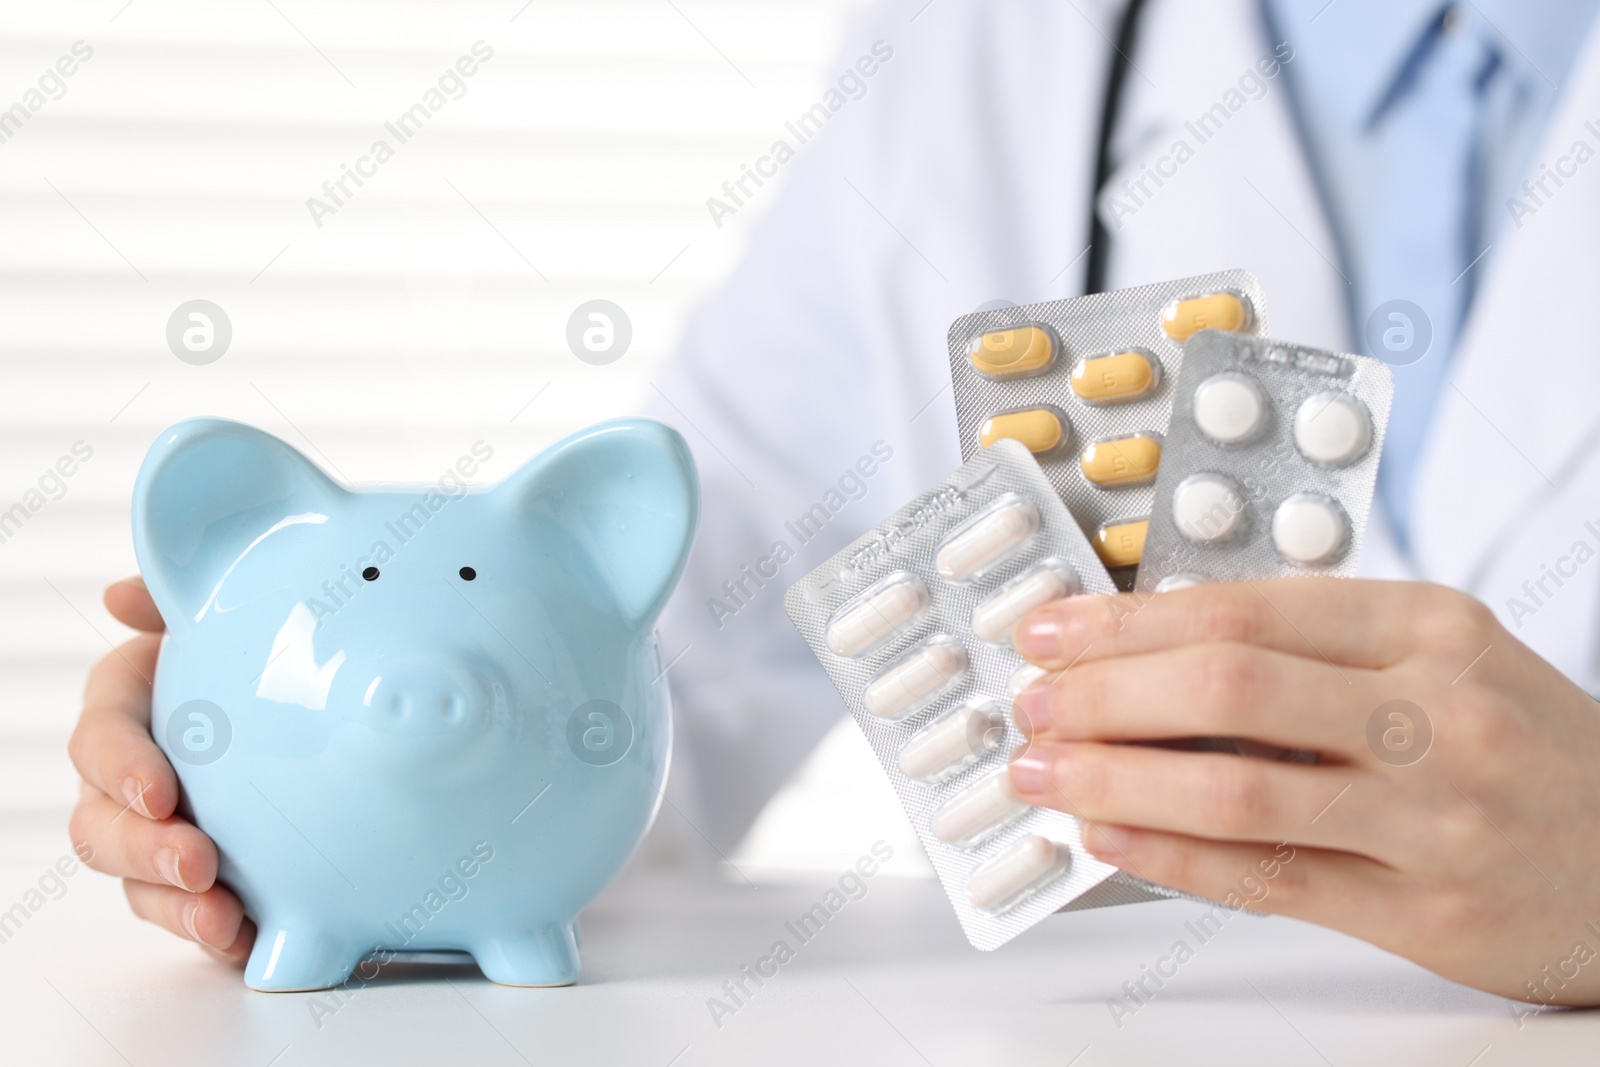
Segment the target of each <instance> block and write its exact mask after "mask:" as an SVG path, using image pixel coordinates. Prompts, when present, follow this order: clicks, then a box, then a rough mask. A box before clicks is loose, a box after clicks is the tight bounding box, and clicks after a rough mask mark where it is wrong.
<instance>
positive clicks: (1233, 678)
mask: <svg viewBox="0 0 1600 1067" xmlns="http://www.w3.org/2000/svg"><path fill="white" fill-rule="evenodd" d="M1016 646H1017V649H1018V651H1020V652H1021V653H1022V654H1023V655H1024V656H1025V657H1027V659H1028V660H1029V661H1031V662H1033V663H1035V664H1037V665H1038V666H1040V667H1044V668H1046V669H1048V670H1051V671H1057V672H1060V673H1058V674H1056V675H1054V676H1053V677H1051V678H1046V679H1044V680H1042V681H1040V682H1038V683H1036V684H1035V686H1034V687H1033V688H1031V689H1030V690H1028V691H1026V692H1024V693H1023V694H1022V695H1021V697H1020V698H1019V700H1018V702H1017V715H1018V717H1019V719H1020V720H1022V725H1023V728H1024V729H1025V730H1027V731H1029V732H1030V737H1031V742H1030V744H1029V746H1028V747H1027V748H1026V749H1025V750H1024V751H1022V752H1021V753H1019V754H1018V756H1017V758H1016V759H1015V761H1014V762H1013V763H1012V765H1011V781H1012V784H1013V786H1014V787H1015V788H1016V790H1017V792H1018V794H1019V795H1020V796H1021V797H1022V798H1023V799H1025V800H1027V801H1029V802H1030V803H1034V804H1038V805H1041V806H1046V807H1052V808H1059V809H1060V810H1062V811H1065V812H1069V813H1071V814H1073V815H1077V816H1079V817H1080V818H1082V819H1083V820H1085V822H1086V825H1085V827H1084V834H1083V839H1084V844H1085V846H1086V847H1087V848H1088V849H1089V851H1090V852H1092V853H1093V854H1094V855H1095V856H1097V857H1099V858H1100V859H1103V860H1104V861H1105V862H1107V863H1110V864H1114V865H1116V866H1117V867H1120V868H1122V869H1123V870H1126V871H1128V872H1130V873H1133V874H1136V875H1139V876H1141V877H1144V878H1147V879H1149V880H1151V881H1154V882H1158V883H1160V884H1162V885H1166V886H1171V887H1173V888H1176V889H1181V890H1185V891H1187V892H1190V893H1195V894H1199V895H1201V896H1205V897H1210V898H1212V899H1217V900H1221V899H1224V898H1226V897H1227V896H1228V895H1229V894H1230V892H1231V893H1232V894H1233V896H1234V899H1235V900H1238V899H1239V898H1240V896H1241V886H1262V887H1265V888H1264V891H1263V892H1262V893H1261V894H1260V896H1259V899H1256V897H1255V896H1254V895H1253V894H1251V893H1250V892H1249V891H1248V890H1245V891H1243V895H1245V896H1246V897H1247V898H1248V903H1249V906H1251V907H1253V908H1256V909H1257V910H1261V911H1269V912H1277V913H1280V914H1283V915H1290V916H1294V917H1296V918H1300V919H1306V920H1309V921H1311V922H1316V923H1320V924H1322V925H1324V926H1329V927H1333V928H1334V929H1337V930H1342V931H1345V932H1346V933H1349V934H1353V935H1355V936H1357V937H1360V938H1363V939H1365V940H1367V941H1370V942H1372V943H1373V944H1375V945H1378V946H1379V947H1381V948H1384V949H1387V950H1389V951H1391V952H1395V953H1398V954H1400V955H1402V956H1405V957H1407V958H1409V959H1411V960H1414V961H1416V962H1417V963H1419V964H1421V965H1423V966H1424V967H1427V968H1429V969H1431V970H1433V971H1436V972H1438V973H1439V974H1441V975H1443V976H1445V977H1447V978H1450V979H1453V980H1455V981H1458V982H1463V983H1465V984H1467V985H1471V986H1476V987H1477V988H1479V989H1484V990H1487V991H1489V992H1492V993H1498V994H1501V995H1503V996H1508V997H1518V998H1522V999H1529V1000H1538V1001H1541V1002H1544V1003H1561V1004H1600V704H1596V702H1595V701H1594V700H1593V699H1592V698H1590V697H1589V696H1588V695H1587V694H1586V693H1584V692H1583V691H1582V690H1581V689H1579V688H1578V687H1577V686H1576V685H1574V684H1573V683H1572V682H1570V681H1568V680H1567V678H1565V677H1564V676H1563V675H1562V674H1560V673H1559V672H1558V671H1557V670H1556V669H1555V668H1554V667H1552V666H1550V664H1548V663H1546V662H1545V661H1544V660H1542V659H1540V658H1539V657H1538V656H1537V655H1535V654H1534V653H1533V652H1532V651H1530V650H1529V649H1528V648H1527V647H1526V646H1525V645H1523V644H1522V643H1521V642H1519V641H1518V640H1517V639H1516V638H1514V637H1512V636H1511V634H1509V633H1508V632H1507V631H1506V630H1505V629H1504V628H1503V627H1501V626H1500V624H1499V623H1498V622H1496V621H1495V619H1494V616H1493V615H1492V614H1491V613H1490V612H1489V610H1488V609H1487V608H1486V607H1484V606H1483V605H1482V604H1481V603H1479V602H1478V601H1476V600H1473V599H1472V598H1470V597H1468V596H1466V595H1464V594H1462V593H1458V592H1455V591H1452V590H1449V589H1446V588H1443V587H1440V586H1433V585H1424V584H1419V583H1402V582H1365V581H1345V580H1335V579H1320V578H1297V579H1290V580H1285V581H1272V582H1259V583H1243V584H1218V585H1208V586H1200V587H1197V588H1193V589H1187V590H1182V591H1176V592H1171V593H1162V594H1158V595H1156V596H1154V597H1138V596H1119V597H1075V598H1071V599H1068V600H1063V601H1058V602H1056V603H1054V604H1050V605H1047V606H1046V607H1044V608H1041V609H1039V610H1038V611H1037V612H1035V613H1034V614H1032V615H1030V616H1029V617H1027V618H1026V619H1024V620H1023V621H1022V623H1021V624H1020V625H1019V626H1018V629H1017V633H1016ZM1391 701H1404V702H1408V703H1405V704H1390V702H1391ZM1430 734H1431V738H1430ZM1195 737H1234V738H1242V739H1247V740H1248V741H1254V742H1259V743H1261V744H1263V745H1266V746H1281V747H1283V748H1292V749H1307V750H1311V751H1314V752H1316V753H1318V755H1319V757H1320V762H1318V763H1317V764H1315V765H1305V764H1298V763H1293V762H1285V761H1280V760H1269V759H1241V758H1239V757H1237V756H1232V755H1223V754H1219V753H1215V752H1195V751H1178V750H1174V749H1171V748H1163V747H1152V746H1150V745H1142V744H1141V745H1128V744H1119V743H1118V742H1129V741H1134V742H1158V741H1165V740H1177V739H1182V738H1195ZM1281 843H1287V844H1288V845H1289V846H1291V847H1289V848H1280V847H1279V846H1280V844H1281ZM1285 857H1288V858H1287V859H1286V858H1285ZM1268 872H1270V873H1268ZM1591 924H1593V925H1591Z"/></svg>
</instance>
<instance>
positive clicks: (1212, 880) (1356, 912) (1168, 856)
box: [1083, 824, 1399, 940]
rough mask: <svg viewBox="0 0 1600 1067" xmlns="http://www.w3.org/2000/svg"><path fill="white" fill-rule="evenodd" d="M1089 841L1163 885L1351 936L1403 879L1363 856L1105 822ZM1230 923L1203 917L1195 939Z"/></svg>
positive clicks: (1105, 856) (1089, 832)
mask: <svg viewBox="0 0 1600 1067" xmlns="http://www.w3.org/2000/svg"><path fill="white" fill-rule="evenodd" d="M1083 844H1084V847H1085V848H1087V849H1088V850H1089V852H1090V854H1091V855H1093V856H1094V857H1095V858H1097V859H1100V860H1103V861H1104V862H1106V863H1109V864H1111V865H1113V866H1115V867H1120V868H1122V869H1123V870H1126V871H1129V872H1130V873H1138V874H1139V876H1140V877H1141V878H1145V879H1148V880H1149V881H1152V882H1155V883H1157V884H1158V885H1164V886H1167V887H1169V888H1172V889H1178V890H1181V891H1183V892H1185V893H1193V894H1194V895H1195V896H1200V897H1205V898H1207V899H1208V900H1215V901H1219V902H1221V903H1223V904H1226V905H1228V906H1229V907H1235V908H1249V909H1251V910H1253V911H1262V912H1270V913H1272V914H1276V915H1288V916H1291V917H1293V918H1296V919H1305V920H1307V921H1309V922H1315V923H1321V924H1322V925H1324V926H1332V927H1335V928H1337V929H1342V930H1347V931H1348V930H1357V929H1362V928H1364V927H1366V926H1368V925H1370V923H1371V909H1372V908H1373V907H1374V903H1375V902H1374V898H1375V897H1378V896H1380V895H1382V894H1386V893H1388V892H1389V891H1390V890H1392V889H1393V888H1395V887H1396V885H1397V883H1398V880H1399V876H1398V875H1397V874H1396V873H1395V872H1394V871H1391V870H1390V869H1389V868H1387V867H1384V866H1383V865H1381V864H1377V863H1373V862H1372V861H1370V860H1366V859H1362V858H1361V857H1359V856H1350V855H1347V854H1345V853H1342V852H1329V851H1325V850H1322V849H1317V848H1306V847H1304V846H1296V845H1289V844H1277V845H1265V844H1260V845H1258V844H1241V843H1239V842H1231V841H1230V842H1222V841H1206V840H1201V839H1199V838H1193V837H1184V836H1182V835H1180V834H1168V833H1163V832H1161V831H1158V830H1141V829H1133V828H1130V827H1126V826H1113V825H1101V824H1089V825H1085V826H1084V828H1083ZM1231 918H1232V916H1231V915H1230V914H1229V913H1227V912H1220V911H1218V912H1212V913H1209V914H1207V915H1204V916H1202V917H1201V918H1200V919H1199V920H1197V925H1198V932H1197V933H1196V935H1195V936H1197V937H1198V936H1201V935H1202V934H1203V935H1204V936H1205V940H1210V938H1211V936H1212V935H1213V934H1214V933H1215V931H1216V930H1218V929H1220V928H1221V926H1222V925H1223V924H1225V923H1226V922H1228V921H1229V920H1230V919H1231ZM1194 929H1195V925H1194V924H1191V930H1194Z"/></svg>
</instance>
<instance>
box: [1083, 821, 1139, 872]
mask: <svg viewBox="0 0 1600 1067" xmlns="http://www.w3.org/2000/svg"><path fill="white" fill-rule="evenodd" d="M1132 843H1133V834H1132V833H1131V832H1129V831H1128V830H1126V829H1125V828H1123V827H1121V826H1102V825H1101V824H1099V823H1088V822H1086V823H1084V824H1083V847H1084V848H1086V849H1088V850H1089V852H1090V854H1092V855H1095V856H1099V857H1100V858H1101V859H1103V860H1107V861H1109V862H1112V863H1115V862H1116V861H1118V860H1122V859H1126V857H1125V856H1124V855H1123V853H1125V852H1126V851H1127V849H1128V846H1129V845H1130V844H1132Z"/></svg>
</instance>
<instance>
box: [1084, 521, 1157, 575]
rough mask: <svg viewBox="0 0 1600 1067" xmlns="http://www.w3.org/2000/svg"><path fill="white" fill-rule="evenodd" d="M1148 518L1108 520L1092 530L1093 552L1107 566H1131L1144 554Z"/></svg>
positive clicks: (1148, 524)
mask: <svg viewBox="0 0 1600 1067" xmlns="http://www.w3.org/2000/svg"><path fill="white" fill-rule="evenodd" d="M1149 528H1150V520H1149V519H1134V520H1133V521H1131V522H1108V523H1106V524H1105V525H1104V526H1102V527H1100V529H1098V530H1096V531H1095V532H1094V553H1095V555H1097V556H1099V557H1100V562H1101V563H1104V564H1105V565H1106V566H1107V567H1132V566H1134V565H1135V564H1137V563H1138V562H1139V560H1140V558H1141V557H1142V556H1143V555H1144V535H1145V532H1146V531H1147V530H1149Z"/></svg>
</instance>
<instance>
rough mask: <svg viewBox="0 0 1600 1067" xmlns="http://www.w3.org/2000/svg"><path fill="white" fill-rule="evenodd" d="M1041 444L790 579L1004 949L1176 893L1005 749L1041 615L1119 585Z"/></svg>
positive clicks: (903, 798) (983, 926)
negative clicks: (1039, 931)
mask: <svg viewBox="0 0 1600 1067" xmlns="http://www.w3.org/2000/svg"><path fill="white" fill-rule="evenodd" d="M1113 591H1114V587H1113V585H1112V583H1111V577H1110V575H1109V574H1107V573H1106V571H1105V568H1104V567H1102V566H1101V565H1100V563H1099V560H1098V559H1097V558H1096V556H1095V553H1094V551H1093V549H1092V548H1090V546H1089V544H1088V541H1087V540H1086V539H1085V538H1084V536H1083V533H1082V531H1081V530H1079V528H1078V525H1077V523H1076V522H1074V521H1073V519H1072V516H1071V515H1069V514H1068V513H1067V510H1066V508H1065V506H1063V505H1062V503H1061V501H1060V499H1059V498H1057V496H1056V493H1055V489H1054V487H1052V486H1051V485H1050V483H1049V482H1048V481H1047V480H1046V479H1045V477H1044V475H1043V474H1042V473H1041V472H1040V470H1039V466H1038V464H1037V463H1035V462H1034V461H1033V459H1032V457H1030V456H1029V454H1028V451H1027V449H1025V448H1024V447H1023V446H1022V445H1020V444H1019V443H1017V442H1016V441H1000V442H998V443H996V444H995V445H994V447H992V448H988V449H985V450H984V451H983V452H982V453H981V454H980V455H978V456H975V457H973V458H972V459H971V460H969V461H968V462H967V463H966V464H965V465H963V466H962V467H961V468H960V469H959V470H957V471H956V472H955V473H954V474H952V475H950V476H949V477H948V478H946V479H944V480H943V481H942V482H940V483H939V484H938V485H936V486H934V487H933V488H932V489H929V490H928V491H927V492H925V493H922V494H921V495H919V496H918V497H917V498H916V499H914V500H913V501H911V503H909V504H907V505H906V506H905V507H903V508H901V509H900V510H899V511H897V512H896V513H895V514H894V515H892V516H890V517H889V518H888V519H886V520H884V521H883V522H881V523H879V524H878V525H877V526H875V527H874V528H873V529H872V530H871V531H869V532H868V533H866V534H865V535H863V536H862V537H861V538H859V539H857V540H856V541H855V542H854V543H852V544H851V545H850V546H849V547H847V548H846V549H844V551H842V552H840V553H839V554H838V555H836V556H834V557H833V558H832V559H830V560H828V561H827V562H826V563H824V564H823V565H822V566H820V567H818V568H817V569H816V570H814V571H812V572H811V573H810V574H808V575H806V576H805V577H804V578H801V579H800V580H799V581H798V582H796V583H795V584H794V585H793V586H791V587H790V588H789V591H788V593H787V594H786V595H785V597H784V606H785V608H786V609H787V611H788V613H789V618H790V619H791V620H792V621H793V622H794V625H795V628H796V629H797V630H799V631H800V634H801V636H802V637H804V638H805V639H806V643H807V644H809V645H810V646H811V650H812V652H813V653H814V654H815V655H816V657H817V659H818V660H819V661H820V662H821V663H822V665H823V667H824V668H825V669H826V670H827V672H828V676H829V677H830V678H831V679H832V680H833V683H834V686H835V687H836V688H837V689H838V690H839V693H840V695H841V696H843V697H844V700H845V703H846V705H847V706H848V707H849V708H850V713H851V715H852V716H853V717H854V718H855V720H856V723H857V724H858V725H859V726H860V727H861V731H862V733H864V734H865V735H866V738H867V741H868V743H869V744H871V746H872V750H873V752H874V753H875V754H876V756H877V758H878V761H879V763H880V764H881V765H882V766H883V769H884V772H885V774H887V775H888V777H889V781H890V783H891V784H892V785H893V786H894V790H895V794H896V795H897V796H898V797H899V798H900V803H901V805H902V806H903V807H904V808H905V812H906V816H907V817H908V818H909V819H910V820H911V824H912V826H913V828H914V829H915V830H916V832H917V836H918V838H919V839H920V840H921V841H922V845H923V847H924V848H925V849H926V850H927V853H928V858H929V860H931V861H932V863H933V867H934V870H936V871H937V872H938V875H939V880H940V882H941V883H942V884H943V886H944V888H945V892H946V893H947V894H948V895H949V897H950V903H951V905H952V906H953V907H954V908H955V912H956V916H957V918H958V919H959V920H960V922H961V928H962V930H963V931H965V933H966V935H967V939H968V940H969V941H971V942H972V944H973V945H974V946H975V947H977V948H980V949H992V948H997V947H998V946H1000V945H1002V944H1004V943H1005V942H1006V941H1009V940H1010V939H1011V938H1013V937H1015V936H1016V935H1017V934H1019V933H1021V932H1022V931H1024V930H1026V929H1027V928H1029V927H1030V926H1032V925H1034V924H1035V923H1037V922H1039V921H1040V920H1041V919H1043V918H1044V917H1045V916H1046V915H1049V914H1051V913H1052V912H1054V911H1056V910H1058V909H1060V908H1063V907H1074V908H1076V907H1088V906H1094V905H1097V904H1114V903H1133V902H1136V901H1142V900H1150V899H1155V898H1157V897H1162V896H1169V895H1173V894H1172V891H1171V890H1164V889H1160V888H1157V887H1153V886H1149V885H1148V884H1147V883H1143V882H1140V881H1138V880H1137V879H1133V878H1130V877H1129V876H1128V875H1125V874H1123V873H1122V872H1121V871H1119V870H1117V869H1116V868H1115V867H1112V866H1110V865H1108V864H1105V863H1102V862H1101V861H1099V860H1097V859H1095V858H1094V857H1093V856H1090V855H1089V854H1088V853H1087V852H1085V851H1084V849H1083V844H1082V842H1081V840H1080V838H1079V827H1078V824H1077V821H1076V820H1075V819H1074V818H1073V817H1072V816H1070V815H1068V814H1066V813H1064V812H1061V811H1054V810H1050V809H1045V808H1034V807H1030V806H1029V805H1027V804H1025V803H1023V802H1022V801H1021V800H1020V799H1018V797H1017V795H1016V794H1015V793H1013V792H1012V790H1011V784H1010V778H1009V777H1008V773H1007V770H1006V761H1007V760H1008V759H1009V758H1010V755H1011V752H1012V750H1013V749H1015V748H1016V747H1017V746H1018V745H1020V744H1022V742H1023V740H1024V738H1023V736H1022V733H1021V731H1020V730H1019V729H1018V727H1017V725H1016V723H1015V722H1014V721H1013V717H1012V715H1011V710H1012V708H1011V702H1012V699H1013V695H1014V693H1015V692H1016V689H1017V687H1018V686H1019V685H1021V684H1023V683H1025V682H1027V681H1031V680H1032V679H1033V678H1034V677H1035V676H1036V672H1035V670H1034V668H1032V667H1028V666H1026V665H1025V664H1024V663H1023V660H1022V657H1021V656H1019V655H1018V654H1017V653H1016V651H1015V650H1014V649H1013V648H1012V647H1011V633H1012V630H1013V629H1014V628H1015V626H1016V624H1017V622H1018V620H1020V619H1021V618H1022V616H1023V615H1025V614H1026V613H1027V612H1029V611H1031V610H1033V609H1034V608H1036V607H1039V606H1040V605H1042V604H1045V603H1048V602H1049V601H1052V600H1057V599H1060V598H1061V597H1064V596H1071V595H1074V594H1078V593H1111V592H1113Z"/></svg>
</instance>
